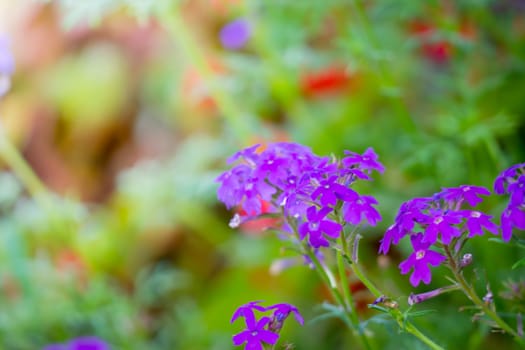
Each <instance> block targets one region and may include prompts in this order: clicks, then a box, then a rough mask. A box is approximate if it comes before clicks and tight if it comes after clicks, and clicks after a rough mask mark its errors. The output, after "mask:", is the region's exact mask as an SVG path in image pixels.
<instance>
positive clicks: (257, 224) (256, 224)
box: [238, 199, 279, 235]
mask: <svg viewBox="0 0 525 350" xmlns="http://www.w3.org/2000/svg"><path fill="white" fill-rule="evenodd" d="M260 201H261V214H262V215H264V214H268V213H270V211H271V204H270V203H269V202H267V201H265V200H262V199H261V200H260ZM238 214H239V215H240V216H241V220H243V219H244V218H245V217H246V216H247V215H248V213H246V211H245V210H244V209H241V210H239V212H238ZM278 223H279V219H278V218H273V217H266V218H264V217H263V218H257V219H251V220H247V221H244V222H243V223H242V224H241V225H240V228H241V230H242V231H243V232H244V233H246V234H249V235H259V234H261V233H263V232H264V231H265V230H267V229H268V228H271V227H276V226H277V225H278Z"/></svg>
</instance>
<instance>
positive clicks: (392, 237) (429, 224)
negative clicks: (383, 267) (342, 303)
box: [379, 185, 499, 287]
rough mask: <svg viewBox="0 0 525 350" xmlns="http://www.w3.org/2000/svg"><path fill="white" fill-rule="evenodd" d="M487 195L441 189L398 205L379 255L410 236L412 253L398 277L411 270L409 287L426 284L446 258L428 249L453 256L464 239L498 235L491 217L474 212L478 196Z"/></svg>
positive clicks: (480, 190)
mask: <svg viewBox="0 0 525 350" xmlns="http://www.w3.org/2000/svg"><path fill="white" fill-rule="evenodd" d="M489 194H490V191H489V190H487V189H486V188H484V187H478V186H466V185H463V186H459V187H452V188H445V189H443V190H442V191H441V192H438V193H436V194H434V195H433V196H432V197H424V198H414V199H412V200H409V201H407V202H405V203H403V204H402V205H401V208H400V209H399V212H398V214H397V216H396V219H395V223H394V224H393V225H392V226H390V227H389V228H388V230H387V231H386V232H385V235H384V237H383V239H382V240H381V245H380V247H379V252H381V253H383V254H387V253H388V251H389V250H390V246H391V244H398V243H399V242H400V240H401V239H402V238H404V237H405V236H410V239H411V243H412V247H413V252H412V253H411V254H410V256H409V257H408V259H406V260H405V261H403V262H401V264H399V268H400V270H401V273H402V274H407V273H408V272H409V271H410V270H413V272H412V275H411V276H410V283H411V284H412V285H413V286H414V287H415V286H418V285H419V283H420V282H421V281H423V282H424V283H425V284H429V283H430V281H431V278H432V274H431V271H430V267H429V265H431V266H439V265H440V264H441V263H443V262H444V261H445V260H446V259H447V257H446V256H445V255H443V254H441V253H440V252H437V251H435V250H432V249H430V248H431V247H433V246H434V247H436V248H439V249H442V248H446V247H448V248H450V251H452V252H454V254H457V253H458V252H459V251H460V249H461V248H462V247H463V245H464V243H465V241H466V240H467V239H468V238H472V237H474V236H476V235H483V233H484V231H485V230H486V231H489V232H491V233H493V234H498V232H499V227H498V226H497V225H496V224H495V223H493V222H492V221H491V220H492V216H490V215H487V214H485V213H482V212H480V211H477V210H475V209H474V208H475V207H476V206H477V205H478V204H479V203H481V202H482V201H483V199H482V198H481V197H480V196H481V195H489Z"/></svg>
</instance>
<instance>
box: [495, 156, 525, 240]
mask: <svg viewBox="0 0 525 350" xmlns="http://www.w3.org/2000/svg"><path fill="white" fill-rule="evenodd" d="M494 192H496V193H497V194H500V195H503V194H510V200H509V204H508V205H507V207H506V208H505V210H504V211H503V213H501V238H502V239H503V240H504V241H509V240H510V238H511V237H512V229H513V228H514V227H515V228H518V229H520V230H525V163H520V164H516V165H513V166H511V167H510V168H508V169H506V170H504V171H503V172H502V173H501V174H499V175H498V177H497V178H496V180H495V181H494Z"/></svg>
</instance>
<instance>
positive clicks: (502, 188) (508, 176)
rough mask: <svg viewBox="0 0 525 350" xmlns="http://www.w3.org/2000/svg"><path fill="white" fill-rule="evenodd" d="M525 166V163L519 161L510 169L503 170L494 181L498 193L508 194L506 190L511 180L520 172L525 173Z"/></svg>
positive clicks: (495, 190)
mask: <svg viewBox="0 0 525 350" xmlns="http://www.w3.org/2000/svg"><path fill="white" fill-rule="evenodd" d="M524 168H525V163H519V164H514V165H513V166H511V167H510V168H508V169H505V170H503V171H502V172H501V173H500V174H499V175H498V176H497V177H496V180H495V181H494V192H496V193H497V194H506V193H508V192H507V190H506V186H507V184H508V183H509V182H513V181H514V178H515V177H516V176H517V175H518V170H519V173H523V169H524Z"/></svg>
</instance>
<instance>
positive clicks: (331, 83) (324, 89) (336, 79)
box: [300, 65, 356, 96]
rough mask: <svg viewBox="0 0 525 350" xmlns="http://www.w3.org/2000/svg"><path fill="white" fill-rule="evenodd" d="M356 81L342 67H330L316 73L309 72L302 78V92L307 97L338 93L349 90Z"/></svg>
mask: <svg viewBox="0 0 525 350" xmlns="http://www.w3.org/2000/svg"><path fill="white" fill-rule="evenodd" d="M355 80H356V75H355V74H350V73H349V72H348V71H347V69H345V68H344V67H342V66H337V65H334V66H330V67H327V68H324V69H321V70H318V71H316V72H308V73H306V74H304V75H303V76H302V77H301V80H300V84H301V91H302V92H303V93H304V94H305V95H307V96H319V95H325V94H331V93H336V92H339V91H341V90H344V89H346V88H348V87H349V86H350V85H352V83H354V82H355Z"/></svg>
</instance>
